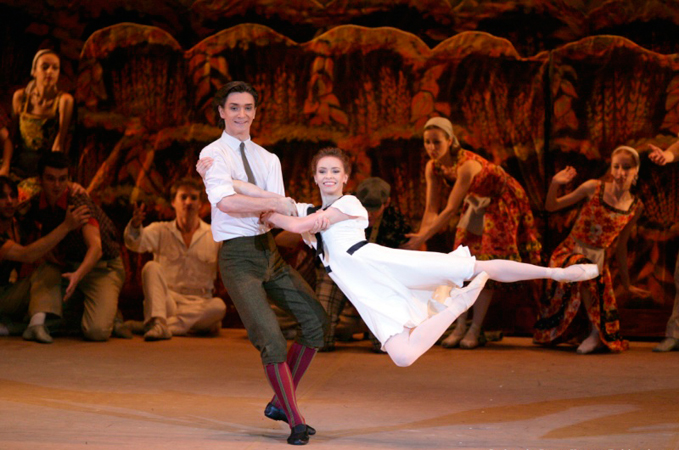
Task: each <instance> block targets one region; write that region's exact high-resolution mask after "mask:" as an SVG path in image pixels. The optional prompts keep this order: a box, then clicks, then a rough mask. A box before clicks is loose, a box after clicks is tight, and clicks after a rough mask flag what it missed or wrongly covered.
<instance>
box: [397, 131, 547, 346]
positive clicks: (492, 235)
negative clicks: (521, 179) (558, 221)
mask: <svg viewBox="0 0 679 450" xmlns="http://www.w3.org/2000/svg"><path fill="white" fill-rule="evenodd" d="M424 147H425V150H426V151H427V153H428V154H429V157H430V158H431V160H430V161H429V162H428V163H427V166H426V168H425V177H426V181H427V198H426V206H425V212H424V217H423V218H422V224H421V225H420V230H419V231H418V232H417V233H414V234H411V235H409V237H410V241H408V243H406V245H405V247H404V248H408V249H419V248H420V247H421V246H422V244H424V243H425V242H426V241H427V240H429V239H430V238H431V237H432V236H434V235H435V234H436V233H437V232H439V231H440V230H441V229H443V228H444V227H445V226H447V225H448V224H449V223H450V220H451V219H452V217H453V216H454V215H455V213H456V212H457V211H458V209H459V208H460V207H461V208H462V213H461V216H460V221H459V222H458V225H457V231H456V235H455V248H457V247H458V246H460V245H464V246H467V247H469V250H470V251H471V254H472V255H474V256H475V257H476V258H477V259H479V260H489V259H498V258H501V259H509V260H513V261H524V262H530V263H532V264H539V263H540V248H541V247H540V243H539V241H538V233H537V230H536V228H535V223H534V220H533V213H532V212H531V209H530V203H529V201H528V196H527V195H526V192H525V191H524V190H523V188H522V187H521V185H520V184H519V183H518V181H516V180H515V179H514V178H512V177H511V176H510V175H508V174H507V172H505V171H504V170H503V169H502V168H501V167H500V166H498V165H496V164H493V163H491V162H489V161H487V160H485V159H484V158H482V157H480V156H479V155H477V154H475V153H472V152H470V151H468V150H465V149H463V148H462V147H461V146H460V143H459V142H458V140H457V138H456V137H455V135H454V133H453V125H452V124H451V123H450V121H449V120H448V119H445V118H443V117H434V118H432V119H430V120H429V121H428V122H427V123H426V124H425V127H424ZM450 188H452V190H451V191H450V194H449V195H448V198H447V200H446V198H445V191H446V190H447V189H450ZM495 287H496V285H495V283H494V282H492V281H490V282H488V283H487V284H486V288H485V289H484V291H483V292H482V293H481V295H480V296H479V298H478V300H477V301H476V303H475V304H474V308H473V311H474V317H473V320H472V325H471V327H470V328H469V330H466V317H465V316H466V314H465V316H461V317H460V319H459V320H458V321H457V324H456V327H455V329H454V331H453V332H452V333H451V335H450V336H448V338H446V339H445V340H444V341H443V343H442V345H444V346H445V347H455V346H457V345H460V347H462V348H475V347H477V346H478V345H479V333H480V331H481V325H482V324H483V319H484V318H485V315H486V312H487V310H488V306H489V305H490V302H491V299H492V296H493V292H494V290H495Z"/></svg>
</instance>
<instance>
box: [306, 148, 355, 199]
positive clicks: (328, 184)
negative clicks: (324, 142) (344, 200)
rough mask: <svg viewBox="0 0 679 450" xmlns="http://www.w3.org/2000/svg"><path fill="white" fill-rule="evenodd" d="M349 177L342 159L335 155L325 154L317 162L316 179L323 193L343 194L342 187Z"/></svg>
mask: <svg viewBox="0 0 679 450" xmlns="http://www.w3.org/2000/svg"><path fill="white" fill-rule="evenodd" d="M348 179H349V175H348V174H347V172H346V170H345V169H344V164H343V163H342V160H341V159H339V158H337V157H335V156H324V157H323V158H321V159H319V160H318V164H316V173H315V174H314V181H315V182H316V184H317V185H318V188H319V189H320V191H321V194H324V195H342V189H343V188H344V185H345V184H346V182H347V180H348Z"/></svg>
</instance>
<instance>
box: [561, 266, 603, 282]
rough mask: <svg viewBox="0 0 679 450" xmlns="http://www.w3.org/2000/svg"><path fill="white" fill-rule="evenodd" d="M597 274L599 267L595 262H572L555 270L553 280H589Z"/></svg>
mask: <svg viewBox="0 0 679 450" xmlns="http://www.w3.org/2000/svg"><path fill="white" fill-rule="evenodd" d="M598 276H599V267H598V266H597V265H596V264H573V265H572V266H569V267H566V268H564V269H560V270H558V271H556V272H555V274H554V277H553V278H554V280H555V281H561V282H565V283H575V282H578V281H585V280H591V279H592V278H596V277H598Z"/></svg>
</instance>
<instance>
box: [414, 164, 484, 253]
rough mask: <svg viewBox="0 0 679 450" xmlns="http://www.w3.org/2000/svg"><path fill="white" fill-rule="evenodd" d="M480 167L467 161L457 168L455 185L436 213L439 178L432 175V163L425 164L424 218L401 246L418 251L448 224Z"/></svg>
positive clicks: (439, 201) (439, 200)
mask: <svg viewBox="0 0 679 450" xmlns="http://www.w3.org/2000/svg"><path fill="white" fill-rule="evenodd" d="M481 169H482V166H481V164H480V163H478V162H476V161H467V162H465V163H464V164H462V165H461V166H460V167H458V168H457V171H456V172H455V178H456V180H455V185H454V186H453V190H452V191H451V192H450V195H449V196H448V201H447V203H446V204H445V207H444V208H443V210H442V211H441V212H437V210H438V207H439V203H441V202H442V199H441V198H440V190H441V188H440V186H439V185H438V184H439V183H441V181H440V179H439V176H438V175H435V174H434V163H433V161H430V162H429V163H427V167H426V170H425V177H426V180H427V198H426V204H425V212H424V217H423V218H422V223H421V224H420V229H419V231H418V232H417V233H409V234H406V237H409V238H410V240H409V241H408V242H406V243H405V244H404V245H403V248H405V249H408V250H418V249H419V248H420V247H421V246H422V244H424V243H425V242H427V241H428V240H429V239H430V238H431V237H432V236H434V235H435V234H436V233H438V232H439V231H440V230H441V229H442V228H443V227H444V226H445V225H447V224H449V223H450V219H451V218H452V217H453V215H455V213H456V212H457V210H458V209H459V208H460V205H462V202H463V201H464V198H465V196H466V195H467V193H468V192H469V187H470V186H471V184H472V181H474V177H475V176H476V175H477V174H478V173H479V172H480V171H481Z"/></svg>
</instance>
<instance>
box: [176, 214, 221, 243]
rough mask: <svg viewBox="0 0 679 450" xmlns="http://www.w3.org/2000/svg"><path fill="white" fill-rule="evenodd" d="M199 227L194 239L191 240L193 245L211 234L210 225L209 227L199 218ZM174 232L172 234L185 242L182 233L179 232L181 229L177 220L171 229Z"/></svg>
mask: <svg viewBox="0 0 679 450" xmlns="http://www.w3.org/2000/svg"><path fill="white" fill-rule="evenodd" d="M198 221H199V225H198V228H197V229H196V231H195V233H193V237H192V238H191V243H193V242H195V241H197V240H198V239H199V238H201V237H202V236H203V235H204V234H206V233H209V232H210V231H211V229H210V225H208V224H207V223H206V222H205V221H203V219H201V218H198ZM170 229H171V230H172V234H174V235H175V237H176V238H177V239H178V240H179V241H180V242H182V243H183V242H184V238H183V237H182V233H181V231H179V228H178V227H177V219H176V218H175V219H174V220H173V221H172V226H171V227H170Z"/></svg>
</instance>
